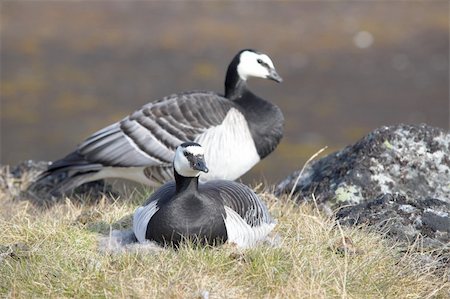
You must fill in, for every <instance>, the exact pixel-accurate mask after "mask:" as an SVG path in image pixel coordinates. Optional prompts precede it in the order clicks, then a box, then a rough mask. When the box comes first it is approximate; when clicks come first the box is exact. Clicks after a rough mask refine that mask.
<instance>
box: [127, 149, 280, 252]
mask: <svg viewBox="0 0 450 299" xmlns="http://www.w3.org/2000/svg"><path fill="white" fill-rule="evenodd" d="M173 172H174V176H175V181H171V182H168V183H166V184H165V185H163V186H162V187H161V188H159V189H158V190H156V191H155V193H153V194H152V196H151V197H150V198H149V200H148V201H147V203H145V205H144V206H142V207H139V208H138V209H137V210H136V212H135V214H134V217H133V231H134V234H135V235H136V238H137V240H138V241H139V242H144V241H145V240H152V241H155V242H157V243H159V244H161V245H166V244H169V245H173V246H177V245H178V244H179V243H180V242H181V241H182V240H184V239H190V240H192V241H194V242H198V243H200V244H209V245H218V244H221V243H223V242H226V241H228V242H229V243H231V244H235V245H237V246H238V247H240V248H247V247H251V246H254V245H256V243H257V242H258V241H261V240H263V239H264V238H265V237H266V236H267V235H268V234H269V233H270V232H271V231H272V230H273V228H274V227H275V224H276V222H275V221H274V220H273V219H272V218H271V216H270V215H269V212H268V210H267V208H266V206H265V205H264V203H263V202H262V201H261V199H260V198H259V197H258V196H257V195H256V194H255V193H254V192H253V191H252V190H251V189H250V188H248V187H247V186H245V185H243V184H240V183H236V182H233V181H225V180H215V181H208V182H206V183H204V184H199V183H198V179H199V174H200V172H204V173H208V168H207V166H206V164H205V160H204V150H203V147H201V146H200V145H199V144H198V143H194V142H185V143H183V144H181V145H180V146H178V148H177V149H176V152H175V158H174V161H173Z"/></svg>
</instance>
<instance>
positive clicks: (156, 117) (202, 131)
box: [30, 49, 284, 194]
mask: <svg viewBox="0 0 450 299" xmlns="http://www.w3.org/2000/svg"><path fill="white" fill-rule="evenodd" d="M250 77H259V78H265V79H271V80H274V81H276V82H281V81H282V79H281V77H280V76H279V75H278V73H277V72H276V70H275V68H274V65H273V62H272V60H271V59H270V58H269V56H267V55H266V54H263V53H260V52H257V51H255V50H249V49H246V50H241V51H240V52H239V53H238V54H237V55H236V56H235V57H234V58H233V60H232V61H231V63H230V65H229V66H228V70H227V74H226V79H225V94H224V95H220V94H217V93H214V92H210V91H192V92H184V93H179V94H173V95H170V96H167V97H165V98H163V99H161V100H159V101H156V102H152V103H149V104H146V105H144V106H143V107H142V108H141V109H139V110H137V111H135V112H134V113H132V114H131V115H129V116H127V117H125V118H124V119H122V120H121V121H119V122H117V123H114V124H112V125H110V126H108V127H106V128H104V129H102V130H100V131H98V132H96V133H94V134H93V135H91V136H90V137H89V138H87V139H86V140H85V141H84V142H82V143H81V144H79V145H78V147H77V148H76V150H75V151H73V152H72V153H70V154H68V155H67V156H66V157H65V158H63V159H60V160H57V161H55V162H53V163H52V164H51V165H50V166H49V167H48V169H47V170H46V171H45V172H43V173H42V174H41V175H40V176H39V177H38V179H37V181H36V182H35V183H34V184H33V185H32V187H31V188H30V190H33V189H34V188H35V187H36V186H46V185H47V190H48V185H49V184H50V186H51V187H50V192H51V193H52V194H61V193H66V192H67V191H70V190H72V189H73V188H75V187H77V186H79V185H81V184H84V183H87V182H90V181H94V180H99V179H104V178H124V179H129V180H133V181H137V182H139V183H143V184H146V185H149V186H159V185H161V184H163V183H165V182H167V181H169V180H171V179H173V174H172V171H171V163H172V160H173V157H174V153H175V148H176V146H177V145H179V144H180V143H182V142H185V141H195V142H198V143H201V144H203V146H205V148H206V153H205V156H206V159H207V160H208V163H209V172H208V173H206V174H204V175H202V178H201V179H202V181H206V180H211V179H228V180H235V179H237V178H239V177H240V176H242V175H243V174H244V173H246V172H247V171H248V170H250V169H251V168H252V167H253V166H254V165H255V164H256V163H258V162H259V161H260V160H261V159H263V158H264V157H266V156H267V155H268V154H270V153H271V152H272V151H273V150H274V149H275V147H276V146H277V145H278V143H279V141H280V139H281V138H282V136H283V123H284V118H283V114H282V113H281V111H280V109H279V108H278V107H277V106H275V105H273V104H272V103H269V102H268V101H266V100H264V99H262V98H260V97H258V96H256V95H255V94H253V93H252V92H251V91H250V90H249V89H248V87H247V79H248V78H250ZM211 145H214V146H211ZM217 148H220V149H221V150H220V153H219V152H218V151H217ZM49 182H51V183H49ZM55 182H56V183H55Z"/></svg>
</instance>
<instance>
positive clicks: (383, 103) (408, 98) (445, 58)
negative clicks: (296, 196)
mask: <svg viewBox="0 0 450 299" xmlns="http://www.w3.org/2000/svg"><path fill="white" fill-rule="evenodd" d="M0 5H1V6H0V12H1V18H0V21H1V23H0V30H1V31H0V34H1V36H0V42H1V44H0V46H1V57H0V58H1V61H0V62H1V89H0V95H1V139H0V140H1V153H0V157H1V161H0V163H1V164H10V165H14V164H17V163H18V162H20V161H23V160H28V159H33V160H55V159H58V158H61V157H63V156H64V155H65V154H67V153H68V152H70V151H71V150H73V149H74V148H75V146H76V145H77V144H78V143H79V142H81V141H82V140H83V139H84V138H86V137H88V136H89V135H90V134H92V133H93V132H95V131H96V130H98V129H101V128H103V127H105V126H106V125H109V124H110V123H112V122H115V121H118V120H120V119H121V118H123V117H124V116H126V115H128V114H129V113H131V112H132V111H133V110H135V109H137V108H139V107H140V106H142V105H143V104H145V103H147V102H150V101H154V100H157V99H160V98H161V97H163V96H165V95H168V94H171V93H175V92H180V91H187V90H214V91H218V92H222V91H223V83H224V76H225V71H226V68H227V66H228V63H229V62H230V60H231V58H232V57H233V56H234V55H235V54H236V53H237V51H238V50H240V49H242V48H254V49H258V50H261V51H263V52H265V53H267V54H269V56H270V57H271V58H272V60H273V61H274V63H275V66H276V68H277V70H278V72H279V73H280V75H281V76H282V77H283V78H284V82H283V83H281V84H276V83H274V82H272V81H270V82H269V81H266V80H259V79H253V80H251V81H250V82H249V84H250V88H251V89H252V90H253V91H254V92H255V93H256V94H259V95H261V96H262V97H264V98H265V99H269V100H270V101H272V102H273V103H275V104H277V105H279V106H280V108H281V109H282V110H283V112H284V115H285V118H286V124H285V137H284V139H283V140H282V142H281V144H280V145H279V146H278V148H277V150H276V151H275V152H274V153H272V154H271V155H270V156H269V157H268V158H266V159H265V160H264V161H263V162H262V163H260V164H259V165H258V166H257V167H256V168H254V169H253V170H252V171H251V172H250V173H249V174H247V175H246V176H245V177H244V178H243V180H244V181H245V182H247V183H254V182H256V181H257V180H261V179H263V180H264V181H267V182H269V183H276V182H277V181H279V180H281V179H282V178H284V177H285V176H287V175H288V174H290V173H291V172H292V171H294V170H296V169H299V168H301V166H302V165H303V163H304V162H305V161H306V160H307V159H308V158H309V157H310V156H311V155H312V154H314V153H315V152H316V151H317V150H319V149H320V148H322V147H323V146H325V145H328V146H329V149H328V150H327V152H328V153H330V152H332V151H335V150H338V149H340V148H342V147H344V146H346V145H348V144H351V143H353V142H354V141H356V140H358V139H359V138H361V137H362V136H364V135H365V134H367V133H368V132H370V131H372V130H374V129H375V128H377V127H380V126H384V125H390V124H398V123H422V122H425V123H428V124H430V125H433V126H437V127H441V128H444V129H448V128H449V2H448V1H428V2H425V1H424V2H422V1H389V2H387V1H380V2H378V1H370V2H358V1H339V2H338V3H337V2H330V1H305V2H303V1H300V2H293V1H288V2H281V1H280V2H278V1H277V2H266V1H263V2H254V1H247V2H201V1H195V2H191V1H189V2H178V1H177V2H169V1H156V2H154V1H151V2H150V1H122V2H119V1H114V2H112V1H111V2H108V1H67V2H66V1H8V2H2V3H1V4H0Z"/></svg>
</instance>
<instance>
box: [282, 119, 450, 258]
mask: <svg viewBox="0 0 450 299" xmlns="http://www.w3.org/2000/svg"><path fill="white" fill-rule="evenodd" d="M299 173H300V171H297V172H295V173H293V174H292V175H290V176H289V177H288V178H286V179H285V180H283V181H282V182H280V183H279V184H278V185H277V187H276V190H275V192H276V194H277V195H280V194H282V193H288V194H289V193H290V192H291V190H292V189H293V190H294V194H295V198H296V200H297V201H304V200H309V199H310V198H311V197H312V196H311V194H314V195H315V199H316V202H317V203H318V204H319V206H320V205H321V204H322V205H324V204H325V205H328V206H329V207H330V208H332V209H339V211H338V212H337V214H336V216H337V218H338V219H340V221H341V222H342V223H346V224H360V223H367V224H369V225H372V226H376V227H382V229H384V230H387V231H388V235H390V236H393V237H395V238H397V239H400V240H406V241H410V242H413V241H414V240H416V238H417V237H418V236H423V238H424V246H425V247H430V248H436V247H439V248H443V247H444V248H447V250H450V249H449V248H448V247H449V246H450V245H449V244H450V239H449V235H450V218H449V217H450V216H449V214H450V134H449V133H446V132H444V131H443V130H442V129H439V128H434V127H431V126H428V125H425V124H422V125H396V126H390V127H382V128H380V129H377V130H375V131H373V132H372V133H370V134H368V135H367V136H365V137H364V138H362V139H361V140H359V141H358V142H356V143H355V144H354V145H351V146H347V147H346V148H344V149H343V150H341V151H338V152H336V153H333V154H330V155H328V156H326V157H324V158H322V159H320V160H318V161H316V162H313V163H311V164H310V165H309V166H307V167H306V169H305V171H304V173H303V175H302V176H301V177H300V178H299V179H298V183H297V184H296V185H295V186H294V182H295V181H296V180H297V178H298V175H299Z"/></svg>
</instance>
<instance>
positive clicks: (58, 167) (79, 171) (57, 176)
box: [27, 151, 103, 196]
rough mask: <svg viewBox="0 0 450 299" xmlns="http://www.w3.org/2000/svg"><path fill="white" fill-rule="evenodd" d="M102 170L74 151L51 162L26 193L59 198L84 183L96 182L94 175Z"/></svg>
mask: <svg viewBox="0 0 450 299" xmlns="http://www.w3.org/2000/svg"><path fill="white" fill-rule="evenodd" d="M102 169H103V165H101V164H98V163H91V162H89V161H87V160H86V159H85V158H84V157H83V156H82V155H80V154H79V153H78V152H76V151H74V152H72V153H70V154H69V155H67V156H66V157H64V158H63V159H61V160H57V161H55V162H53V163H52V164H51V165H50V166H49V167H48V168H47V170H45V171H44V172H42V173H41V174H40V175H39V176H38V177H37V179H36V180H35V181H34V182H33V183H32V184H31V185H30V186H29V187H28V190H27V191H28V192H32V193H33V194H37V193H39V194H43V193H45V194H49V195H51V196H61V195H64V194H67V193H69V192H71V191H73V189H75V188H76V187H78V186H80V185H82V184H84V183H87V182H90V181H94V180H97V179H98V178H97V177H96V174H98V172H99V171H101V170H102Z"/></svg>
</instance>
